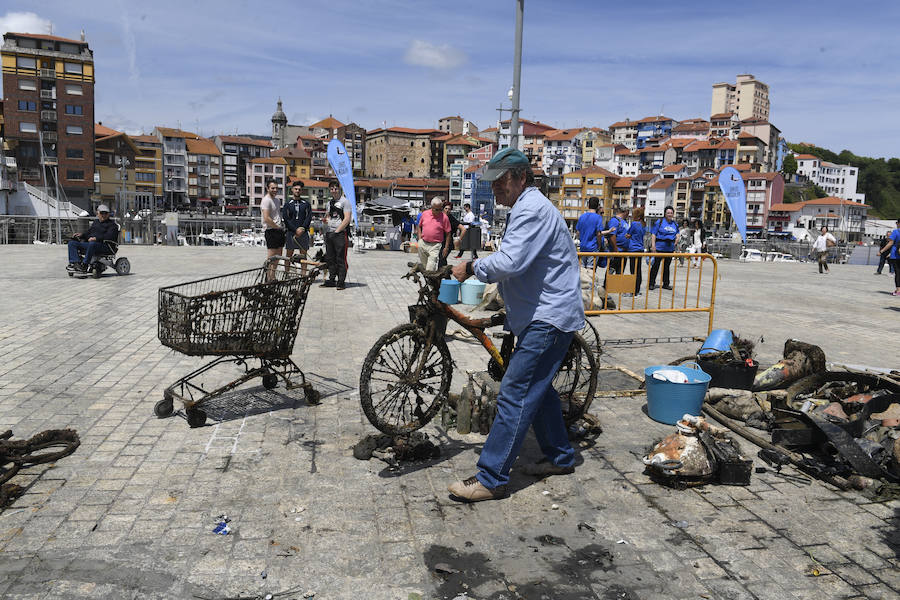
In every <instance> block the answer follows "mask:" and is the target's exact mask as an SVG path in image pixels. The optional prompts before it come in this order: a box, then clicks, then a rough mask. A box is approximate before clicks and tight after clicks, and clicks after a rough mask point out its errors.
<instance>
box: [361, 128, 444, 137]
mask: <svg viewBox="0 0 900 600" xmlns="http://www.w3.org/2000/svg"><path fill="white" fill-rule="evenodd" d="M382 131H389V132H391V133H411V134H413V135H432V134H437V135H444V132H443V131H440V130H439V129H413V128H412V127H388V128H387V129H385V128H384V127H379V128H378V129H372V130H371V131H367V132H366V135H367V136H369V135H373V134H376V133H380V132H382Z"/></svg>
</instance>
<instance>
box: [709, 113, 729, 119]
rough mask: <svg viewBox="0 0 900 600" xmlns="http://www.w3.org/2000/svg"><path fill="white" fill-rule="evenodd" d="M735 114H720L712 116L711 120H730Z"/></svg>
mask: <svg viewBox="0 0 900 600" xmlns="http://www.w3.org/2000/svg"><path fill="white" fill-rule="evenodd" d="M733 114H734V113H718V114H715V115H712V116H711V117H710V119H716V120H722V119H730V118H731V116H732V115H733Z"/></svg>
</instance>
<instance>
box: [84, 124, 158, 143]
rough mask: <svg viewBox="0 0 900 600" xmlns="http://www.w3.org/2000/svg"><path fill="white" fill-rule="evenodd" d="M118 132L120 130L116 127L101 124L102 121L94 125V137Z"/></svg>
mask: <svg viewBox="0 0 900 600" xmlns="http://www.w3.org/2000/svg"><path fill="white" fill-rule="evenodd" d="M117 133H119V132H118V131H116V130H115V129H111V128H109V127H107V126H106V125H101V124H100V123H96V124H95V125H94V137H95V138H97V137H107V136H110V135H116V134H117ZM154 139H156V138H154Z"/></svg>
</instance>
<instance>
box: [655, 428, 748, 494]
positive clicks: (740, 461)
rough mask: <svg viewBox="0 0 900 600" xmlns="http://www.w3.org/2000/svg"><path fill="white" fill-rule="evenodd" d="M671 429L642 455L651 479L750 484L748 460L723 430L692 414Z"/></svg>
mask: <svg viewBox="0 0 900 600" xmlns="http://www.w3.org/2000/svg"><path fill="white" fill-rule="evenodd" d="M675 428H676V432H675V433H673V434H671V435H669V436H666V437H665V438H663V439H662V440H661V441H659V442H658V443H657V444H656V445H655V446H653V449H652V450H650V452H649V453H648V454H647V455H646V456H645V457H644V458H643V462H644V464H645V465H647V470H648V471H649V472H650V474H651V476H652V477H653V478H654V480H655V481H657V482H659V483H663V484H665V485H672V486H686V485H700V484H704V483H708V482H711V481H717V482H719V483H722V484H725V485H748V484H749V483H750V470H751V466H752V461H750V460H748V459H747V458H745V457H744V456H742V455H741V450H740V447H739V446H738V445H737V443H736V442H735V441H734V440H733V439H731V438H730V437H729V436H728V430H727V429H724V428H721V427H716V426H714V425H710V424H709V423H708V422H707V421H706V419H705V418H703V417H695V416H692V415H684V418H682V419H681V420H680V421H678V423H677V424H676V425H675Z"/></svg>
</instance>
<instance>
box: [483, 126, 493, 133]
mask: <svg viewBox="0 0 900 600" xmlns="http://www.w3.org/2000/svg"><path fill="white" fill-rule="evenodd" d="M489 131H497V128H496V127H488V128H487V129H482V130H481V133H487V132H489Z"/></svg>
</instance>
